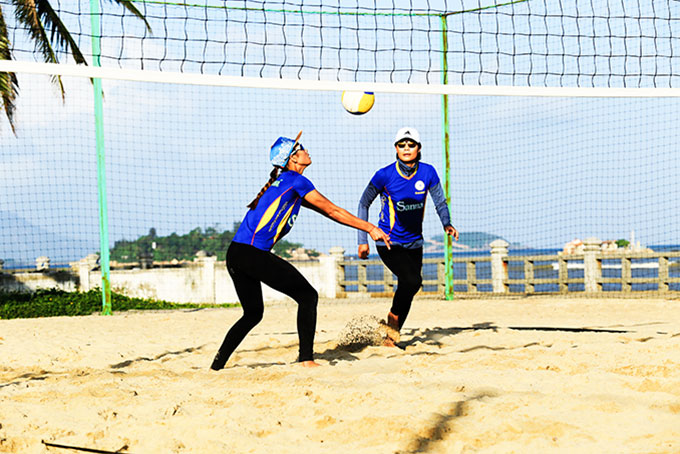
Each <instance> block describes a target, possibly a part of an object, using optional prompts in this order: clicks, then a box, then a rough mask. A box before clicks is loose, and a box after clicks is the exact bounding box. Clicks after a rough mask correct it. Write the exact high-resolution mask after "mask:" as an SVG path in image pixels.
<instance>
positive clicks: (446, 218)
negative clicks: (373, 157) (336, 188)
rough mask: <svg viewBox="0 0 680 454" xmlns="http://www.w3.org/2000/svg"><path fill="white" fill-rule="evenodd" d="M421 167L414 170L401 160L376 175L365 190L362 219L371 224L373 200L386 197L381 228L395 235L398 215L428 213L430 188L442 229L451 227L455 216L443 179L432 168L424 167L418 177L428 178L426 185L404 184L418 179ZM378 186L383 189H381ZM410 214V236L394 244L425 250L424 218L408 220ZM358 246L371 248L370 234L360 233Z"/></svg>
mask: <svg viewBox="0 0 680 454" xmlns="http://www.w3.org/2000/svg"><path fill="white" fill-rule="evenodd" d="M420 166H421V164H420V163H419V164H417V165H416V166H414V167H409V166H407V165H406V164H404V163H403V162H401V161H400V160H397V163H396V166H395V165H394V164H391V165H389V166H387V167H385V168H383V169H380V170H379V171H378V172H376V174H375V176H374V177H373V178H372V179H371V181H370V182H369V183H368V185H367V186H366V189H364V192H363V194H362V195H361V199H360V200H359V210H358V217H359V218H361V219H363V220H365V221H368V209H369V207H370V206H371V204H372V203H373V200H375V198H376V197H377V196H378V195H380V194H382V197H383V198H384V200H383V205H384V206H383V211H384V213H381V220H380V227H381V228H382V229H383V230H385V231H386V232H387V231H388V230H389V231H390V232H389V233H392V232H391V230H392V228H393V227H394V225H395V223H399V221H398V220H397V221H395V218H397V217H398V216H397V215H396V212H398V211H401V212H403V211H408V210H409V209H413V210H414V211H415V210H421V211H422V210H424V204H425V189H426V188H427V191H428V192H429V194H430V195H431V196H432V201H433V202H434V205H435V209H436V211H437V215H438V216H439V219H440V221H441V223H442V226H443V227H447V226H450V225H451V216H450V214H449V208H448V206H447V204H446V198H445V196H444V190H443V188H442V185H441V183H440V182H439V177H438V176H437V175H436V172H435V171H434V168H433V167H432V166H430V165H428V164H424V165H423V166H422V167H423V169H422V170H421V172H420V174H419V175H418V176H419V177H423V178H425V179H426V182H423V180H420V179H418V178H416V179H414V180H413V181H414V182H415V185H404V184H403V183H404V182H405V181H406V180H411V179H412V177H414V176H415V175H414V174H416V172H417V171H418V170H419V167H420ZM419 185H420V186H419ZM378 186H380V188H379V187H378ZM412 186H415V188H412ZM404 188H406V189H404ZM417 189H420V191H417ZM408 190H410V192H408ZM414 190H416V191H415V194H417V195H416V196H413V195H412V194H411V193H413V192H414ZM400 195H402V196H404V197H406V196H408V203H402V201H400ZM414 197H416V199H414ZM418 197H419V198H418ZM409 214H410V213H406V214H405V216H407V217H406V218H405V220H406V224H407V225H406V227H405V229H406V230H407V232H406V233H407V234H406V235H403V234H402V235H401V236H402V238H401V239H400V238H393V237H391V240H392V243H393V244H399V245H400V246H403V247H406V248H418V247H422V245H423V238H422V234H421V233H420V232H421V230H422V214H419V213H418V212H414V213H413V216H410V218H409V216H408V215H409ZM388 218H391V219H388ZM410 219H416V220H417V221H416V222H413V221H410ZM409 221H410V223H409ZM399 227H401V226H399ZM402 230H403V229H402ZM411 231H412V232H411ZM409 233H410V235H409ZM397 236H399V235H397ZM358 243H359V244H368V235H367V233H366V232H364V231H361V230H360V231H359V233H358ZM376 244H378V245H382V244H383V243H382V242H380V241H378V242H376Z"/></svg>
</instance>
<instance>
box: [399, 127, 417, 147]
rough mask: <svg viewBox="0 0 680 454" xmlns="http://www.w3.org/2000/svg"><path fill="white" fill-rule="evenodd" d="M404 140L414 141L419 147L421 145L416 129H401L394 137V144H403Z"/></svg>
mask: <svg viewBox="0 0 680 454" xmlns="http://www.w3.org/2000/svg"><path fill="white" fill-rule="evenodd" d="M402 140H412V141H414V142H415V143H417V144H418V145H420V134H418V130H417V129H416V128H409V127H406V128H401V129H400V130H399V131H397V135H395V136H394V144H395V145H396V144H397V142H401V141H402Z"/></svg>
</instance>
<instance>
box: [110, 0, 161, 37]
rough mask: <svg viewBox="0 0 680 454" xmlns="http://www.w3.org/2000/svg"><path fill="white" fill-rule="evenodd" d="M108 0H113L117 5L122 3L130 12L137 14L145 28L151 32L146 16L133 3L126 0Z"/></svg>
mask: <svg viewBox="0 0 680 454" xmlns="http://www.w3.org/2000/svg"><path fill="white" fill-rule="evenodd" d="M109 1H115V2H116V3H118V4H119V5H122V6H123V7H124V8H125V9H126V10H128V11H130V12H131V13H132V14H134V15H135V16H137V17H138V18H139V19H141V20H143V21H144V25H146V29H147V30H148V31H149V32H151V31H152V30H151V25H149V22H147V20H146V17H144V15H143V14H142V13H141V12H140V11H139V10H138V9H137V8H136V7H135V5H133V4H132V2H130V1H128V0H109Z"/></svg>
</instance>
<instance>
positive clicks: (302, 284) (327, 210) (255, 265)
mask: <svg viewBox="0 0 680 454" xmlns="http://www.w3.org/2000/svg"><path fill="white" fill-rule="evenodd" d="M301 134H302V131H300V133H299V134H298V135H297V137H296V138H295V140H293V139H288V138H286V137H279V138H278V140H277V141H276V142H275V143H274V145H272V147H271V150H270V155H269V157H270V160H271V163H272V164H273V165H274V170H272V172H271V174H270V178H269V181H268V182H267V184H265V186H264V187H263V188H262V190H261V191H260V193H259V194H257V196H256V197H255V199H254V200H253V201H252V202H250V204H249V205H248V208H250V210H249V211H248V212H247V213H246V216H245V218H244V219H243V222H242V223H241V225H240V226H239V228H238V230H237V231H236V235H235V236H234V239H233V240H232V243H231V245H230V246H229V249H228V250H227V270H228V271H229V275H230V276H231V278H232V280H233V281H234V287H235V288H236V293H237V295H238V297H239V300H240V302H241V306H242V307H243V316H242V317H241V318H240V319H239V320H238V321H237V322H236V323H235V324H234V326H232V327H231V329H230V330H229V332H227V335H226V337H225V338H224V342H223V343H222V346H221V347H220V349H219V350H218V352H217V355H215V359H214V360H213V363H212V365H211V366H210V367H211V369H213V370H220V369H222V368H223V367H224V365H225V364H226V362H227V360H228V359H229V357H230V356H231V354H232V353H233V352H234V350H235V349H236V347H238V345H239V344H240V343H241V341H243V339H244V338H245V337H246V335H247V334H248V332H250V330H251V329H253V328H254V327H255V325H257V324H258V323H259V322H260V320H262V316H263V314H264V302H263V298H262V282H264V283H265V284H267V285H268V286H269V287H271V288H273V289H274V290H278V291H279V292H281V293H284V294H286V295H288V296H290V297H291V298H293V299H294V300H295V301H296V302H297V303H298V313H297V329H298V337H299V340H300V351H299V356H298V361H299V362H301V363H302V365H303V366H306V367H314V366H317V365H318V364H317V363H315V362H314V332H315V330H316V305H317V300H318V295H317V292H316V290H314V288H313V287H312V286H311V285H310V284H309V282H307V280H306V279H305V278H304V277H303V276H302V274H300V272H299V271H298V270H297V269H296V268H295V267H294V266H293V265H291V264H290V263H288V262H286V261H285V260H283V259H282V258H280V257H278V256H276V255H274V254H272V253H271V252H270V251H271V248H272V247H273V246H274V244H275V243H276V242H277V241H278V240H280V239H281V238H282V237H283V236H284V235H286V234H287V233H288V232H289V231H290V229H291V227H293V223H294V222H295V219H296V218H297V215H298V212H299V211H300V206H301V205H304V206H305V207H306V208H311V209H313V210H314V211H317V212H319V213H321V214H323V215H325V216H327V217H329V218H331V219H332V220H334V221H336V222H338V223H340V224H345V225H348V226H350V227H354V228H357V229H360V230H362V231H364V232H368V233H369V234H370V235H371V238H373V239H374V240H376V241H381V242H382V243H383V244H386V245H387V246H388V247H389V245H390V239H389V236H388V235H386V234H385V233H384V232H383V231H382V230H380V229H379V228H378V227H376V226H374V225H373V224H371V223H369V222H367V221H365V220H362V219H359V218H357V217H355V216H354V215H352V214H351V213H349V212H348V211H347V210H345V209H343V208H340V207H338V206H336V205H334V204H333V203H332V202H331V201H330V200H328V199H326V198H325V197H324V196H323V195H321V194H320V193H319V192H318V191H317V190H316V189H315V188H314V185H313V184H312V182H311V181H309V180H308V179H307V178H305V177H304V176H302V173H303V172H304V171H305V169H306V168H307V166H309V165H310V164H311V163H312V160H311V158H310V156H309V153H308V152H307V150H305V148H304V147H303V146H302V144H300V143H299V140H300V135H301Z"/></svg>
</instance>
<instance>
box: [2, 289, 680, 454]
mask: <svg viewBox="0 0 680 454" xmlns="http://www.w3.org/2000/svg"><path fill="white" fill-rule="evenodd" d="M339 301H340V302H338V301H322V302H321V303H320V306H319V317H318V325H317V335H316V342H315V352H316V356H317V361H318V362H319V363H320V364H321V365H322V366H323V367H319V368H315V369H305V368H302V367H299V366H298V365H297V364H295V363H294V361H295V359H296V357H297V333H296V328H295V312H296V306H295V304H294V303H281V304H276V305H272V306H268V307H267V308H266V309H265V316H264V320H263V321H262V323H261V324H260V325H258V326H257V327H256V328H255V330H254V331H253V332H252V333H251V334H250V335H249V336H248V337H247V338H246V340H245V341H244V343H243V344H242V345H241V346H240V348H239V349H238V350H237V352H236V354H235V356H234V357H233V358H232V359H230V361H229V363H227V367H226V368H225V369H224V370H221V371H219V372H214V371H211V370H209V369H208V367H209V365H210V363H211V361H212V357H213V356H214V354H215V351H216V349H217V348H218V346H219V344H220V343H221V341H222V339H223V337H224V335H225V333H226V330H227V329H228V328H229V327H230V326H231V324H232V323H233V322H234V321H235V320H236V319H238V317H240V314H241V311H240V309H238V308H236V309H204V310H185V311H163V312H135V313H118V314H115V315H113V316H109V317H103V316H99V315H94V316H88V317H55V318H44V319H27V320H0V358H2V360H1V361H0V452H12V453H52V452H54V453H59V452H64V453H67V452H77V451H75V450H72V449H71V450H69V449H65V448H60V447H56V446H54V445H62V446H75V447H85V448H89V449H95V450H100V451H109V452H128V453H173V452H176V453H223V452H224V453H229V452H239V453H241V452H245V453H247V452H253V453H269V452H277V453H299V452H312V453H339V452H342V453H347V452H352V453H416V452H431V453H509V452H517V453H520V452H521V453H528V452H555V453H573V452H586V453H588V452H592V453H606V452H612V453H641V452H646V453H647V452H650V453H651V452H654V453H677V452H680V301H678V300H671V299H586V298H578V297H575V298H560V297H549V298H547V297H546V298H543V297H532V298H504V299H464V300H455V301H452V302H446V301H441V300H436V299H427V298H417V299H416V301H415V302H414V306H413V308H412V311H411V314H410V316H409V319H408V320H407V322H406V324H405V326H404V329H403V330H402V333H401V341H400V342H399V345H400V347H401V348H394V347H380V346H368V347H366V348H363V349H361V350H358V351H356V350H348V349H346V348H343V347H342V346H341V345H338V336H339V335H340V333H341V332H342V330H343V328H344V327H345V326H346V324H347V322H348V321H349V320H351V319H352V318H353V317H355V316H358V315H359V316H360V315H367V316H369V315H375V316H378V317H384V316H385V314H386V312H387V310H388V309H389V300H387V299H373V300H370V301H369V300H363V301H353V300H351V299H348V300H339ZM46 443H47V444H46Z"/></svg>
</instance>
